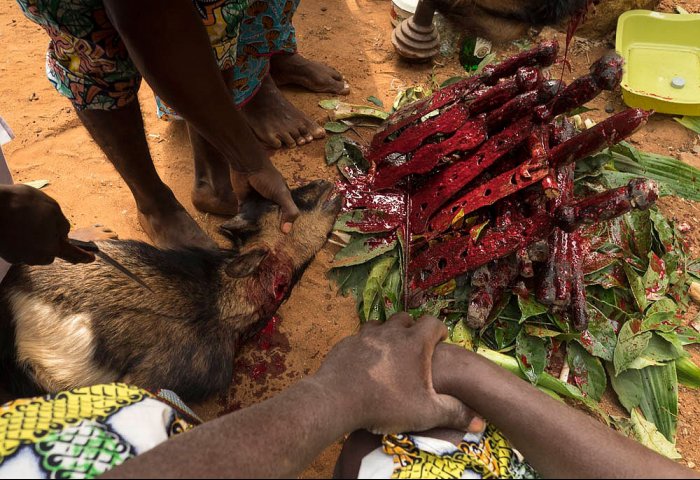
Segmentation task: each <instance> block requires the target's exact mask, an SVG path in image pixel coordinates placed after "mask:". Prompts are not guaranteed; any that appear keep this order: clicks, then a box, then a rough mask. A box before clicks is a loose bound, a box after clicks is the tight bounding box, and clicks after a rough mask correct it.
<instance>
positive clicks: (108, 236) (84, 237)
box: [68, 225, 119, 242]
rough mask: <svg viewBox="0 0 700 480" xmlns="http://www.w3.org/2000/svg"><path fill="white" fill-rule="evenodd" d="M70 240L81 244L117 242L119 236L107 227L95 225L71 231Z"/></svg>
mask: <svg viewBox="0 0 700 480" xmlns="http://www.w3.org/2000/svg"><path fill="white" fill-rule="evenodd" d="M68 238H70V239H71V240H78V241H81V242H99V241H101V240H116V239H117V238H119V236H118V235H117V233H116V232H114V231H112V230H111V229H109V228H107V227H105V226H102V225H93V226H92V227H87V228H78V229H76V230H71V232H70V233H69V234H68Z"/></svg>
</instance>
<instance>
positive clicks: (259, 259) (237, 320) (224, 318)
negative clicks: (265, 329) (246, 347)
mask: <svg viewBox="0 0 700 480" xmlns="http://www.w3.org/2000/svg"><path fill="white" fill-rule="evenodd" d="M331 190H332V186H331V185H330V184H329V183H328V182H314V183H312V184H310V185H307V186H306V187H302V188H300V189H297V190H295V191H294V192H293V196H294V198H295V200H296V202H297V205H298V206H299V208H300V210H301V215H300V217H299V219H298V220H297V222H296V223H295V225H294V229H293V232H292V233H291V234H289V235H284V234H282V233H281V232H280V229H279V224H280V212H279V208H278V207H277V206H275V205H273V204H271V203H270V202H266V201H259V202H255V203H253V204H249V205H248V206H247V207H246V208H245V209H244V211H243V212H242V213H241V214H239V215H238V216H236V217H235V218H234V219H233V220H231V221H230V222H228V223H227V224H225V225H224V226H223V227H222V229H223V231H224V232H225V233H226V234H227V235H228V236H229V237H230V238H231V239H232V241H234V242H235V244H236V249H235V250H230V251H209V250H187V251H162V250H158V249H156V248H154V247H152V246H150V245H147V244H145V243H142V242H136V241H107V242H100V243H99V246H100V248H101V249H102V250H103V251H104V252H106V253H107V254H109V255H110V256H112V257H113V258H115V259H116V260H118V261H119V262H120V263H122V264H123V265H124V266H125V267H126V268H128V269H129V270H130V271H132V272H134V273H135V274H136V275H138V276H139V277H140V278H141V279H143V280H144V282H145V283H146V284H148V286H149V287H150V288H151V289H152V290H153V291H152V292H151V291H149V290H146V289H144V288H142V287H141V286H139V285H138V284H137V283H135V282H133V281H131V280H130V279H129V278H127V277H126V276H124V275H123V274H122V273H120V272H119V271H117V270H116V269H114V268H113V267H111V266H109V265H107V264H106V263H104V262H101V261H99V260H98V261H96V262H94V263H91V264H88V265H70V264H67V263H65V262H62V261H57V262H56V263H54V264H53V265H51V266H49V267H15V268H13V269H12V270H11V272H10V274H9V275H8V277H7V279H6V280H5V282H3V284H2V289H1V290H0V324H5V325H9V326H10V327H12V329H13V330H14V349H15V357H14V364H15V365H14V366H15V368H16V370H15V371H20V372H23V373H24V374H26V375H27V376H28V377H29V378H30V379H31V380H32V382H34V383H35V384H36V385H37V386H38V387H40V389H41V390H43V391H47V392H56V391H59V390H64V389H70V388H74V387H78V386H85V385H91V384H96V383H104V382H113V381H128V382H130V383H132V384H135V385H138V386H140V387H143V388H147V389H154V390H157V389H160V388H166V389H170V390H173V391H175V392H177V393H178V394H179V395H180V396H182V397H183V399H185V400H189V401H193V400H200V399H203V398H206V397H208V396H211V395H212V394H215V393H219V392H223V391H225V390H226V388H228V385H229V384H230V382H231V379H232V375H233V365H234V355H235V352H236V350H237V348H238V345H239V344H240V342H242V341H243V340H244V339H245V338H246V336H247V335H248V334H249V333H250V332H251V331H254V330H255V329H256V327H257V326H262V325H264V324H265V323H266V322H267V321H268V320H269V319H270V318H271V317H272V315H273V314H274V312H275V311H276V310H277V308H278V307H279V306H280V304H281V303H282V302H283V301H284V300H285V299H286V297H287V296H288V295H289V293H290V291H291V289H292V287H293V285H294V284H295V283H296V281H297V280H298V278H299V277H300V275H301V274H302V273H303V271H304V269H305V268H306V266H307V265H308V263H309V262H310V261H311V260H312V259H313V257H314V256H315V255H316V253H317V252H318V251H319V250H320V249H321V247H322V246H323V245H324V244H325V242H326V239H327V237H328V234H329V233H330V231H331V229H332V226H333V223H334V220H335V217H336V215H337V213H338V211H339V208H340V200H339V199H338V198H336V197H335V196H331V195H332V194H331ZM3 312H4V313H3ZM2 316H4V317H5V318H2ZM3 370H4V371H7V368H6V367H4V366H3Z"/></svg>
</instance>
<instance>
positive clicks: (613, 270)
mask: <svg viewBox="0 0 700 480" xmlns="http://www.w3.org/2000/svg"><path fill="white" fill-rule="evenodd" d="M586 285H600V286H601V287H603V288H614V287H617V288H626V287H627V277H626V276H625V270H624V268H623V266H622V264H621V263H620V261H619V260H614V259H613V261H612V262H611V263H609V264H608V265H607V266H605V267H603V268H601V269H599V270H597V271H595V272H592V273H588V274H586Z"/></svg>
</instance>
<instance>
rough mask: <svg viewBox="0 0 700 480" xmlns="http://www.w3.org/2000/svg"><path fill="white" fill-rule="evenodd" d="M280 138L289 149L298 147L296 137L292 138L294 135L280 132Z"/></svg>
mask: <svg viewBox="0 0 700 480" xmlns="http://www.w3.org/2000/svg"><path fill="white" fill-rule="evenodd" d="M279 138H280V139H281V140H282V143H284V144H285V145H286V146H287V147H289V148H292V147H296V145H297V141H296V140H294V137H292V135H291V134H290V133H289V132H280V133H279Z"/></svg>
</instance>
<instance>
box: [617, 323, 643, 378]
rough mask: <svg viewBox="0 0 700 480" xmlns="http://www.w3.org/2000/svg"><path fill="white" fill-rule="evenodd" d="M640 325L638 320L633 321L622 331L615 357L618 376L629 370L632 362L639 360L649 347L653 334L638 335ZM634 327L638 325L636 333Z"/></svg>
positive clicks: (624, 326)
mask: <svg viewBox="0 0 700 480" xmlns="http://www.w3.org/2000/svg"><path fill="white" fill-rule="evenodd" d="M639 323H640V322H638V321H636V320H632V321H629V322H627V323H625V324H624V325H623V326H622V328H621V329H620V334H619V335H618V340H617V346H615V355H614V357H613V364H614V365H615V374H616V375H619V374H620V373H622V372H624V371H625V370H627V369H628V368H629V367H630V365H631V364H632V362H634V361H635V360H636V359H637V358H639V357H640V356H641V355H642V353H643V352H644V350H645V349H646V348H647V347H648V346H649V342H650V341H651V338H652V333H651V332H644V333H636V332H638V331H639V328H640V325H639ZM633 325H636V328H635V330H636V332H635V330H633Z"/></svg>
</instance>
